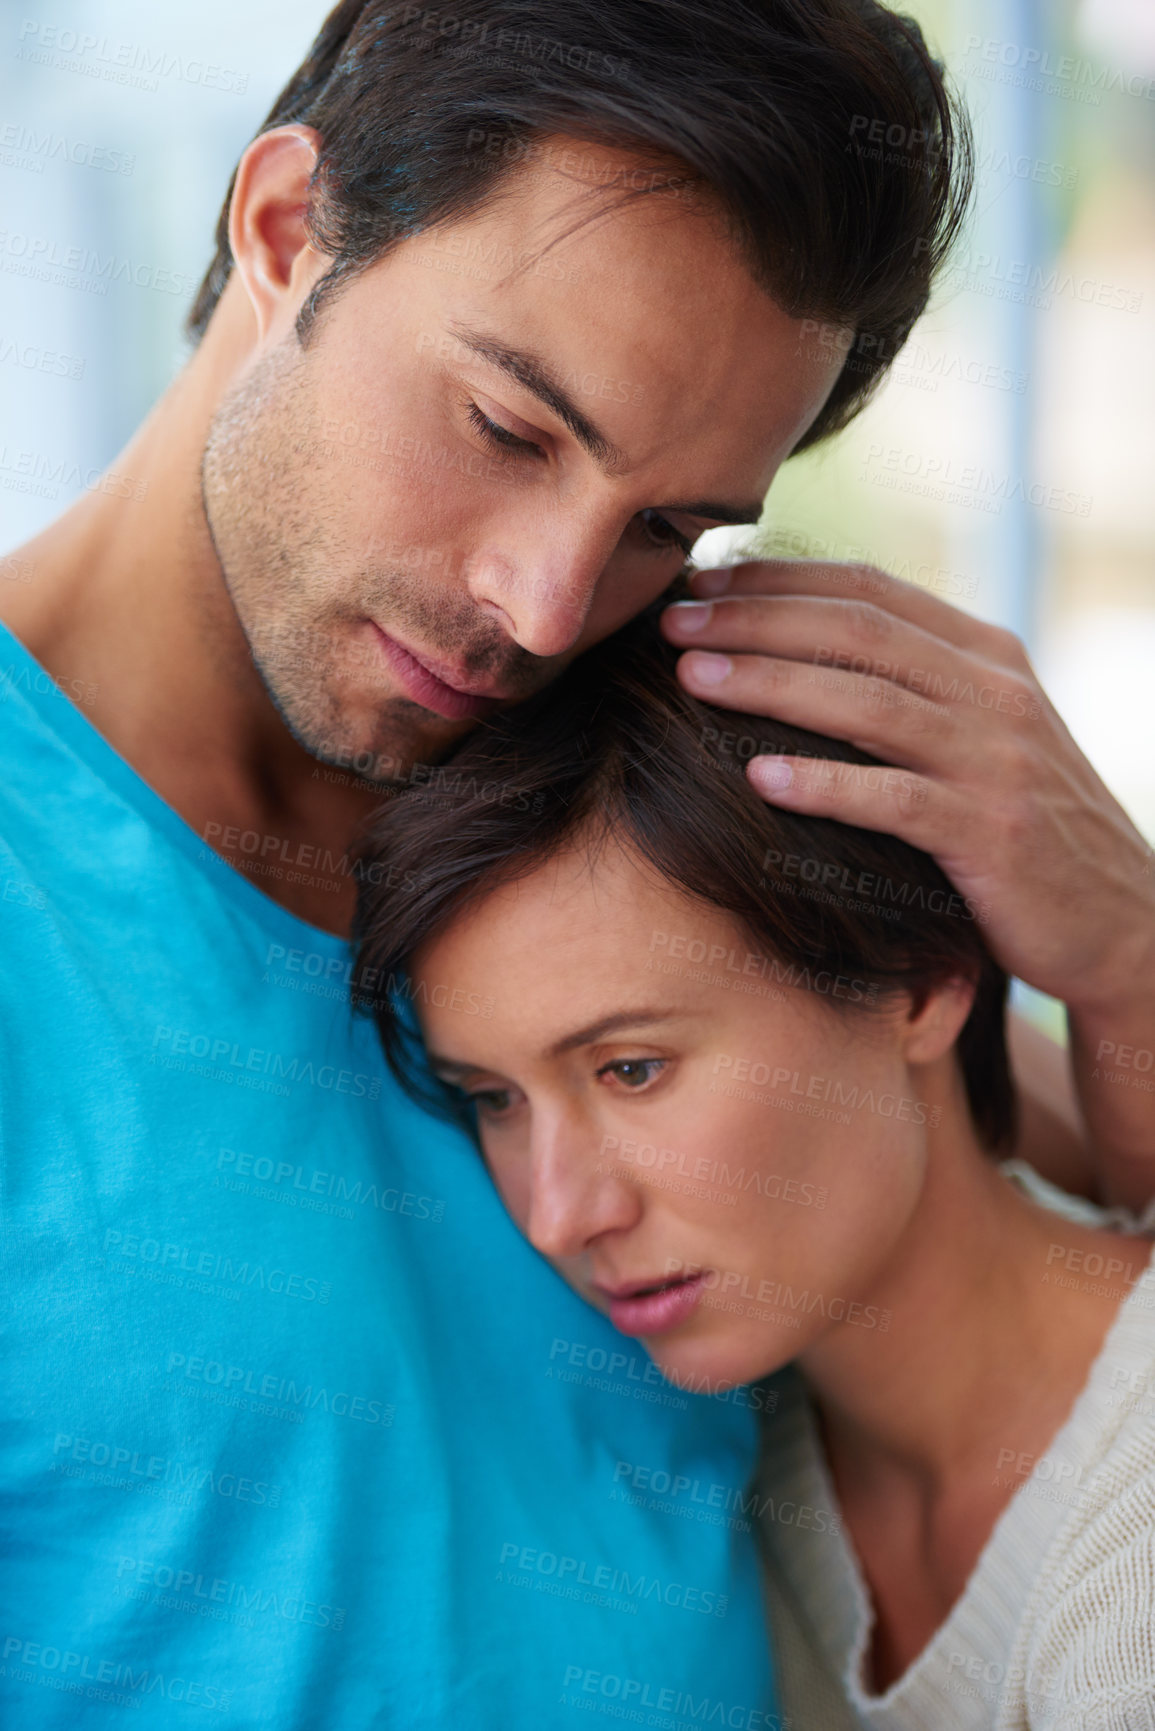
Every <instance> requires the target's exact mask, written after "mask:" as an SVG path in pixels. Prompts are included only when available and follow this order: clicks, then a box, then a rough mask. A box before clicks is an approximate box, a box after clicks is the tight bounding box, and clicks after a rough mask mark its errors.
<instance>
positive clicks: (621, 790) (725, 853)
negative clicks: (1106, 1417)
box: [355, 608, 1014, 1149]
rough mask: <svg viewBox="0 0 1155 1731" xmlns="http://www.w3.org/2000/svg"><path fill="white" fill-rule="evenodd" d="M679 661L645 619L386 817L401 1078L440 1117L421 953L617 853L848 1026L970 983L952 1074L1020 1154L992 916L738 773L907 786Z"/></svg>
mask: <svg viewBox="0 0 1155 1731" xmlns="http://www.w3.org/2000/svg"><path fill="white" fill-rule="evenodd" d="M678 653H679V652H678V651H677V650H675V649H673V648H672V647H671V646H670V645H668V644H667V643H665V642H664V641H663V640H662V639H661V638H660V637H659V635H658V632H657V628H656V608H651V609H650V610H649V611H648V612H647V613H646V614H643V615H642V616H641V617H640V618H639V619H637V620H635V621H634V623H633V624H632V625H630V626H628V627H627V628H626V629H625V630H623V631H621V632H619V633H618V634H617V636H615V637H612V638H610V639H609V640H608V641H607V642H605V643H603V644H601V645H600V646H599V647H597V648H596V649H593V650H591V651H590V652H589V653H588V654H587V655H585V656H583V657H581V658H580V659H579V660H578V661H576V662H575V663H574V664H573V665H572V666H571V667H570V668H569V669H568V670H567V671H566V672H565V673H564V674H563V675H562V676H561V678H560V679H558V680H557V681H556V683H555V684H553V685H552V686H550V687H549V688H548V690H546V691H544V692H543V693H542V694H541V695H539V696H538V697H536V698H534V699H533V700H532V701H531V702H529V703H526V704H523V705H521V706H520V707H518V708H516V709H512V710H510V711H508V712H507V713H505V714H503V715H499V716H498V717H496V719H494V720H493V721H491V722H489V723H488V724H486V725H485V726H483V727H480V728H478V729H477V730H476V731H475V732H474V733H473V734H471V735H470V736H469V737H468V738H467V739H466V740H465V742H464V743H463V744H462V745H461V746H459V747H458V749H457V750H456V752H455V753H454V754H453V756H452V757H451V758H450V759H449V760H448V761H446V762H445V763H443V764H440V765H438V766H436V768H434V769H432V770H431V772H430V778H429V779H428V780H427V781H425V782H424V783H423V785H420V786H413V787H409V788H407V789H406V790H405V791H404V792H402V793H400V794H398V795H396V796H394V797H393V798H392V799H391V800H390V802H389V803H388V804H387V805H386V806H385V808H384V809H383V810H382V811H381V812H380V813H379V814H378V816H377V817H376V818H375V819H374V821H373V823H372V825H371V827H370V831H369V836H368V841H367V843H366V845H365V848H364V850H363V864H362V871H361V874H360V883H361V888H360V899H359V904H358V909H357V916H356V926H355V935H356V940H357V943H358V945H359V958H358V963H357V970H356V977H357V979H358V980H359V981H360V982H361V983H362V984H363V985H364V984H366V983H368V982H369V981H373V982H375V983H378V984H382V985H384V986H385V987H391V988H392V990H391V991H390V990H386V991H378V992H377V993H376V994H375V995H374V997H373V999H372V1000H371V1001H372V1002H373V1007H374V1010H375V1013H376V1017H377V1021H378V1025H379V1028H380V1031H381V1037H382V1041H383V1044H384V1048H385V1053H386V1057H387V1058H388V1061H389V1063H390V1065H391V1067H392V1068H393V1070H394V1073H395V1074H396V1075H397V1076H398V1077H399V1078H400V1080H401V1081H402V1082H403V1084H404V1085H405V1086H406V1087H407V1088H408V1089H409V1091H410V1092H411V1093H415V1094H416V1095H417V1096H418V1097H419V1098H420V1099H422V1101H423V1102H424V1103H425V1104H427V1105H432V1106H434V1107H435V1108H442V1109H444V1107H445V1097H444V1094H443V1093H442V1092H441V1091H440V1089H439V1086H438V1085H437V1084H436V1083H434V1082H433V1081H432V1079H431V1078H430V1077H429V1076H428V1074H427V1072H426V1071H425V1070H424V1066H423V1064H422V1062H421V1056H420V1048H419V1042H418V1041H417V1039H416V1034H415V1030H414V1028H413V1025H412V1021H411V1018H410V1017H409V1016H408V1014H407V1013H405V1011H404V1002H403V1001H404V999H405V998H406V996H407V983H408V971H407V970H408V965H409V960H410V958H411V957H412V955H413V954H414V952H415V951H416V950H417V949H418V948H419V947H420V946H421V945H422V944H423V943H426V942H427V941H428V940H429V939H430V938H431V937H433V936H434V934H435V933H436V932H437V931H439V930H440V929H442V928H443V927H444V926H446V925H447V924H448V922H449V921H450V920H452V919H453V918H454V917H455V916H456V915H457V914H459V913H460V912H461V911H462V910H463V909H464V908H465V907H467V906H468V905H470V904H474V903H476V902H478V901H479V900H481V899H483V898H484V897H485V895H486V894H487V893H489V892H490V891H492V890H493V889H495V888H496V887H497V886H498V885H499V884H501V883H505V882H509V881H510V880H512V879H515V878H519V877H524V876H526V875H527V874H528V873H529V872H531V871H533V870H534V869H535V868H536V867H537V866H539V865H541V864H543V863H544V862H545V861H546V860H548V859H549V858H550V857H551V856H553V855H554V854H556V853H558V852H559V851H561V850H562V849H563V848H565V847H567V846H570V845H572V844H574V843H581V844H584V845H589V846H592V847H594V848H596V846H597V845H598V843H599V841H601V840H604V839H605V838H607V837H609V836H612V837H614V838H615V839H617V840H619V841H622V842H625V843H626V844H627V845H628V846H630V847H632V848H633V849H634V850H635V851H636V853H637V854H638V856H639V857H640V858H641V859H643V860H644V861H646V862H647V863H648V864H649V865H650V866H652V867H653V868H654V869H655V870H656V871H657V872H658V873H659V874H660V875H661V876H662V877H663V878H665V879H666V880H667V881H668V882H669V883H670V884H672V885H674V886H675V887H676V888H677V889H680V890H682V891H683V892H684V893H685V894H687V895H689V896H691V897H694V898H696V899H698V900H700V901H703V902H705V903H708V904H709V905H710V906H712V907H714V908H718V909H721V910H723V911H724V912H725V913H727V914H729V915H730V916H731V918H732V919H733V920H734V921H735V922H736V923H737V925H738V927H739V928H740V929H741V930H742V931H743V932H744V933H745V934H746V935H747V936H748V937H749V939H750V940H751V941H752V942H753V943H755V944H756V945H758V946H759V947H760V949H761V950H762V951H763V952H764V953H765V955H766V956H767V957H769V958H773V959H774V962H775V964H776V968H777V971H778V973H779V976H780V977H781V978H784V979H785V980H787V981H788V982H790V983H794V984H803V985H806V984H810V985H814V983H815V982H816V981H817V980H818V977H819V976H824V977H826V978H828V979H839V978H841V979H843V980H845V981H849V982H858V984H859V986H860V987H861V986H862V985H863V984H865V985H866V986H868V987H869V988H870V989H869V990H865V991H864V990H862V989H859V990H857V991H854V992H852V991H850V990H849V989H848V990H847V991H846V992H845V993H834V992H831V993H830V994H829V1001H830V1003H831V1004H832V1006H834V1007H837V1008H842V1007H844V1006H845V1007H846V1009H847V1011H848V1013H854V1010H855V1009H861V1010H864V1011H866V1010H868V1005H869V1003H870V1002H871V1001H874V998H875V996H876V995H877V997H878V998H879V999H886V998H887V997H888V995H890V994H892V993H893V992H895V991H907V992H910V993H911V994H912V995H913V996H914V997H915V999H916V1000H917V999H918V998H919V997H920V996H921V995H923V994H925V993H926V992H927V991H928V990H930V989H932V988H933V987H934V986H936V985H938V984H941V983H943V982H944V981H945V980H947V979H949V978H951V977H957V976H959V975H960V974H961V975H965V976H967V977H969V978H970V979H972V980H973V981H974V982H975V986H976V991H975V999H974V1005H973V1007H972V1009H971V1012H970V1016H969V1017H968V1019H967V1022H966V1024H965V1026H964V1028H963V1030H962V1033H961V1034H960V1036H959V1040H958V1045H957V1053H958V1059H959V1063H960V1066H961V1070H962V1075H963V1079H964V1082H965V1086H966V1092H967V1098H968V1101H969V1105H970V1110H971V1114H972V1117H973V1119H974V1123H975V1126H976V1128H977V1130H978V1132H979V1134H980V1136H981V1138H982V1140H983V1142H984V1144H985V1145H986V1146H987V1147H989V1148H992V1149H993V1148H996V1147H999V1146H1002V1145H1003V1144H1005V1143H1007V1142H1008V1141H1009V1140H1010V1139H1011V1137H1012V1134H1013V1129H1014V1092H1013V1087H1012V1083H1011V1078H1010V1070H1009V1065H1008V1060H1007V1049H1006V1037H1005V1027H1004V1015H1005V1003H1006V992H1007V978H1006V975H1005V974H1004V973H1003V971H1002V970H1001V969H1000V968H999V967H998V966H997V964H996V963H995V962H994V960H993V959H992V957H991V955H990V953H989V951H988V950H987V948H986V945H985V944H984V942H983V937H982V930H981V909H979V908H978V907H977V906H976V905H975V904H974V902H973V901H971V900H969V899H968V898H965V897H963V896H961V895H959V894H958V892H957V891H956V890H955V889H954V886H953V885H952V884H951V883H950V881H949V880H948V879H947V878H946V877H945V875H944V874H943V873H942V871H940V869H939V867H938V866H937V865H936V864H935V862H934V860H933V859H932V858H931V857H930V855H929V854H925V853H922V852H920V851H919V850H918V849H917V848H913V847H911V846H909V845H908V844H907V843H906V842H903V841H900V840H898V839H897V838H896V837H894V836H891V835H885V834H881V833H878V832H875V831H873V830H865V829H857V828H853V827H851V826H850V825H847V824H842V823H837V822H834V821H832V820H831V819H828V818H815V817H807V816H804V815H800V814H797V813H794V812H789V811H783V810H780V809H778V808H776V807H773V806H768V805H766V804H765V803H764V802H763V801H762V800H761V799H760V798H759V797H758V795H757V794H756V793H755V792H754V789H753V788H752V787H751V785H750V783H749V781H748V780H747V777H746V775H745V768H744V766H745V763H746V761H747V760H748V759H749V757H750V756H752V755H753V754H754V752H755V751H758V752H763V751H768V752H785V753H788V754H790V755H793V756H799V755H801V756H811V757H819V758H829V759H835V760H838V761H839V762H841V763H843V764H846V765H848V766H852V767H850V768H848V772H847V773H857V774H862V775H870V774H874V775H875V776H879V775H882V774H890V775H899V774H901V772H899V771H894V770H889V771H887V770H884V769H883V768H882V767H881V766H879V765H878V764H877V760H876V759H874V758H872V757H870V756H868V755H867V754H866V753H865V752H862V751H858V750H856V749H855V748H854V747H853V746H849V745H846V744H845V743H843V742H841V741H838V740H833V739H826V738H823V737H822V736H821V735H819V734H815V733H811V732H808V731H806V730H804V729H802V728H798V727H789V726H787V725H785V724H784V723H782V722H779V721H771V720H766V719H765V718H762V717H755V716H749V715H739V714H734V713H731V712H729V711H725V710H720V709H715V708H713V707H711V706H710V705H707V704H704V703H699V702H698V701H697V700H696V699H695V698H693V697H691V696H689V695H688V694H687V693H686V692H685V691H683V689H682V688H681V686H680V685H679V684H678V682H677V679H676V677H675V673H674V666H675V663H676V660H677V656H678ZM817 989H819V990H822V987H821V985H819V986H818V987H817ZM398 995H400V999H401V1000H402V1003H401V1004H400V1005H399V1003H398ZM399 1008H400V1009H401V1011H402V1013H400V1014H399V1013H398V1010H399Z"/></svg>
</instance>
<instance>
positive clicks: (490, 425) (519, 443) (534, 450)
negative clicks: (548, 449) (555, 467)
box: [469, 403, 542, 457]
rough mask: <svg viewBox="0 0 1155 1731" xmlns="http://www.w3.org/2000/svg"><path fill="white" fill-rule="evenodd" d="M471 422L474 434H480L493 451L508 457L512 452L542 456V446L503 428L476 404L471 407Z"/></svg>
mask: <svg viewBox="0 0 1155 1731" xmlns="http://www.w3.org/2000/svg"><path fill="white" fill-rule="evenodd" d="M469 420H470V425H471V426H472V427H473V430H474V432H475V433H478V434H480V436H481V438H483V439H484V440H485V442H486V444H487V445H489V446H490V447H491V448H492V449H493V450H495V451H500V452H501V453H502V454H503V455H508V454H509V452H511V451H518V452H521V453H523V454H526V455H530V454H532V455H534V456H538V457H540V456H541V454H542V452H541V447H540V445H535V444H534V443H533V441H532V440H531V439H521V438H519V437H518V435H517V434H516V433H511V432H510V430H509V428H508V427H501V426H499V425H498V424H497V422H496V421H491V420H490V418H489V416H488V415H486V414H483V413H482V411H481V410H480V409H479V408H478V406H477V404H476V403H470V405H469Z"/></svg>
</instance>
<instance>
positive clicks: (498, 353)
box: [449, 324, 763, 523]
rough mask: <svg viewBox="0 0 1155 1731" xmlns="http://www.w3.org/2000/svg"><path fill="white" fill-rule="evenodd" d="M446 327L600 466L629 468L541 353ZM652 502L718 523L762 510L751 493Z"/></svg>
mask: <svg viewBox="0 0 1155 1731" xmlns="http://www.w3.org/2000/svg"><path fill="white" fill-rule="evenodd" d="M449 328H450V330H451V331H452V332H453V334H454V336H455V337H456V338H457V340H458V342H460V343H461V345H462V346H463V347H464V348H467V349H469V350H470V351H471V352H472V353H473V354H475V355H477V356H478V357H479V359H481V360H483V361H488V362H489V364H490V366H494V367H500V368H501V370H502V372H503V373H506V374H508V376H509V377H510V378H511V379H513V380H515V381H516V383H517V384H519V385H521V386H522V388H523V389H524V390H527V391H528V392H529V393H530V395H531V396H533V397H536V398H537V400H538V402H539V403H544V404H545V406H546V408H547V409H550V410H552V412H553V413H554V414H555V415H556V416H557V418H558V420H559V421H561V423H562V425H563V426H566V427H568V428H569V430H570V432H571V433H572V434H573V436H574V438H575V439H576V440H577V441H578V443H579V444H580V445H582V446H583V447H584V448H585V449H586V450H587V451H588V452H589V454H590V456H591V457H592V458H593V459H594V461H595V462H596V463H598V464H599V465H600V466H601V468H603V469H607V470H609V471H611V472H612V471H613V470H615V469H617V470H621V469H625V468H628V466H629V465H628V463H627V460H626V455H625V452H624V451H620V450H619V449H618V447H617V446H616V445H615V444H614V443H613V441H612V440H611V439H608V438H607V437H606V435H605V434H604V433H603V432H602V431H601V429H600V428H599V427H597V426H595V425H594V423H593V422H592V421H591V420H590V418H589V416H588V415H586V414H583V413H582V411H581V409H579V408H578V406H577V404H576V403H575V402H574V401H573V398H572V397H570V396H569V395H568V394H567V392H566V391H564V390H563V389H562V387H561V385H560V384H559V383H558V381H557V379H556V377H555V376H554V374H553V373H552V372H551V370H550V368H549V367H548V366H547V365H546V364H545V362H544V361H543V360H542V359H541V358H540V356H538V355H534V354H531V353H529V351H528V350H525V349H513V348H510V347H509V345H508V343H503V342H500V341H499V340H498V339H497V338H496V337H488V336H486V335H485V334H484V333H483V332H482V331H474V330H470V329H469V327H468V326H467V325H458V324H452V325H450V327H449ZM655 508H656V509H658V510H662V511H669V512H671V513H673V514H676V515H678V516H685V517H708V518H710V519H712V520H713V521H714V522H717V523H757V522H758V520H759V518H760V517H761V515H762V510H763V501H762V500H761V499H755V500H754V501H753V502H752V503H749V504H744V505H731V504H718V503H717V502H716V501H714V500H699V501H697V503H695V504H693V505H660V506H657V507H655Z"/></svg>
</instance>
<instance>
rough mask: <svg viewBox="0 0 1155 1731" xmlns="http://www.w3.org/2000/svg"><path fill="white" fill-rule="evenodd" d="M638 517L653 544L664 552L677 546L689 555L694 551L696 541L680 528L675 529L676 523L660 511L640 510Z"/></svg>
mask: <svg viewBox="0 0 1155 1731" xmlns="http://www.w3.org/2000/svg"><path fill="white" fill-rule="evenodd" d="M638 518H639V520H640V522H641V525H642V529H643V530H644V532H645V536H646V539H647V541H649V543H650V544H651V546H653V547H660V548H661V550H662V551H663V552H666V551H668V549H669V548H671V547H676V548H677V549H678V551H679V552H680V553H685V554H686V555H687V556H689V554H690V553H691V552H692V550H693V546H694V543H693V542H692V541H691V540H690V538H689V536H688V535H683V534H682V533H681V532H680V530H678V529H675V528H674V525H673V524H672V523H671V522H669V521H668V520H667V518H665V517H663V516H662V513H661V512H660V511H639V512H638Z"/></svg>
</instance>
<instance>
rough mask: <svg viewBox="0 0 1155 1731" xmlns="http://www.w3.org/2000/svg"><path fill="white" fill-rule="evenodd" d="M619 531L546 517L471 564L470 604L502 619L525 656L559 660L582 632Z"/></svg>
mask: <svg viewBox="0 0 1155 1731" xmlns="http://www.w3.org/2000/svg"><path fill="white" fill-rule="evenodd" d="M620 533H621V525H620V524H618V523H614V524H610V523H607V522H604V521H603V522H601V523H599V522H597V521H596V520H594V519H593V518H592V517H591V519H590V520H588V521H585V522H575V521H574V520H573V519H572V518H567V520H566V522H565V523H564V524H558V523H557V522H556V521H551V520H549V519H548V518H546V517H544V516H543V517H542V518H541V519H540V520H539V521H537V522H536V523H534V525H533V526H532V528H531V529H530V530H529V531H528V532H527V533H525V534H524V535H522V536H519V537H518V538H517V539H516V541H513V542H510V541H508V540H507V541H506V543H505V547H504V549H503V550H502V551H500V552H497V551H495V552H493V553H482V554H479V555H478V556H477V557H476V559H474V560H472V561H471V564H470V572H469V578H468V585H469V592H470V594H471V595H472V597H473V599H474V600H475V601H477V602H480V603H482V604H486V605H488V607H489V608H491V609H493V610H495V611H496V612H498V613H499V614H501V615H502V616H503V622H504V625H505V629H506V630H507V631H508V632H509V634H510V636H511V637H512V638H513V639H514V641H515V642H516V643H518V644H519V645H520V646H521V648H522V649H524V650H526V652H527V653H528V654H530V655H538V656H542V657H545V656H555V655H565V654H567V653H568V651H570V650H571V649H573V647H574V646H575V644H576V643H577V642H578V641H579V639H580V638H581V634H582V632H583V630H584V629H585V624H586V620H587V618H588V617H589V611H590V608H591V606H592V605H593V601H594V596H595V595H596V593H597V588H598V583H599V580H600V579H601V577H602V575H603V573H604V571H605V569H606V566H607V564H608V562H609V559H610V555H611V554H612V552H613V550H614V547H615V545H616V544H617V540H618V536H619V535H620Z"/></svg>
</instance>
